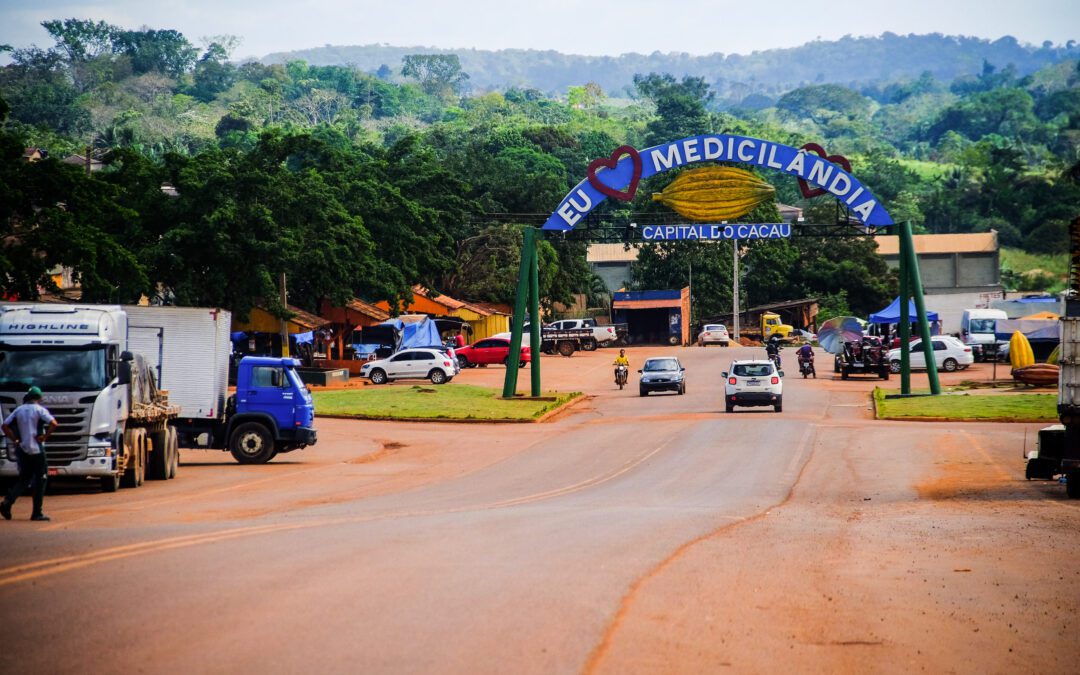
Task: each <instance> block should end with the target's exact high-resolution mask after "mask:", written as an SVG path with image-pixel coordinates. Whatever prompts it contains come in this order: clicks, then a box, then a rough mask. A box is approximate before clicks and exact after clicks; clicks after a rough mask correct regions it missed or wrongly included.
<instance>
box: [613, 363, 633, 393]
mask: <svg viewBox="0 0 1080 675" xmlns="http://www.w3.org/2000/svg"><path fill="white" fill-rule="evenodd" d="M629 373H630V371H629V369H628V368H627V367H626V366H616V367H615V384H617V385H619V389H622V388H623V387H625V386H626V381H627V379H628V378H629V377H630V375H629Z"/></svg>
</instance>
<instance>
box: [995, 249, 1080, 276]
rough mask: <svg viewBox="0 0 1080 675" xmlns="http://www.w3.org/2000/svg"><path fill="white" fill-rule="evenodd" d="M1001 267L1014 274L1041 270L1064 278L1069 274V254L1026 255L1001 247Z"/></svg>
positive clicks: (1019, 250)
mask: <svg viewBox="0 0 1080 675" xmlns="http://www.w3.org/2000/svg"><path fill="white" fill-rule="evenodd" d="M1001 267H1002V268H1003V269H1008V270H1012V271H1013V272H1014V273H1016V274H1023V273H1024V272H1028V271H1030V270H1042V271H1044V272H1049V273H1050V274H1053V275H1054V276H1055V277H1064V276H1066V275H1067V274H1068V273H1069V254H1068V253H1058V254H1055V255H1045V254H1040V253H1028V252H1027V251H1024V250H1021V249H1018V248H1005V247H1002V249H1001Z"/></svg>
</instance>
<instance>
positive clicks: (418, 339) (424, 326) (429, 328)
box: [398, 317, 442, 349]
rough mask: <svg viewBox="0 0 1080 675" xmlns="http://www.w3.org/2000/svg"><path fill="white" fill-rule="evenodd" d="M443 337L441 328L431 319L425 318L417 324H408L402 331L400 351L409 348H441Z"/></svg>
mask: <svg viewBox="0 0 1080 675" xmlns="http://www.w3.org/2000/svg"><path fill="white" fill-rule="evenodd" d="M441 346H442V337H441V336H440V335H439V328H438V326H436V325H435V322H434V321H432V320H431V319H429V318H427V317H424V318H423V319H421V320H420V321H417V322H415V323H407V324H405V327H404V328H403V329H402V331H401V342H400V344H399V345H398V349H407V348H409V347H441Z"/></svg>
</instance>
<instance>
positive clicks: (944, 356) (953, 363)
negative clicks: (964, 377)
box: [889, 335, 975, 373]
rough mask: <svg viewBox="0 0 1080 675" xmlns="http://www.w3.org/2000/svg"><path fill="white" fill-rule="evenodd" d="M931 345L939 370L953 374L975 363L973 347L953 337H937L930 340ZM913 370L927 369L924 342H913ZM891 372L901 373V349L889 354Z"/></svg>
mask: <svg viewBox="0 0 1080 675" xmlns="http://www.w3.org/2000/svg"><path fill="white" fill-rule="evenodd" d="M930 344H932V345H933V346H934V363H936V364H937V367H938V370H944V371H945V372H947V373H951V372H953V371H955V370H963V369H965V368H967V367H968V366H970V365H971V364H972V363H975V355H974V354H973V353H972V351H971V346H970V345H966V344H964V343H963V342H961V341H960V340H959V339H958V338H954V337H953V336H951V335H935V336H933V337H932V338H930ZM911 368H912V369H913V370H914V369H923V368H926V354H924V353H923V350H922V340H921V339H920V340H912V341H911ZM889 370H890V371H891V372H893V373H899V372H900V349H899V348H897V349H893V350H891V351H890V352H889Z"/></svg>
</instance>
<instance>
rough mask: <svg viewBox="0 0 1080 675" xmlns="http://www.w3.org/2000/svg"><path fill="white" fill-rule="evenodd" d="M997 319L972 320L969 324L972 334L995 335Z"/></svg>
mask: <svg viewBox="0 0 1080 675" xmlns="http://www.w3.org/2000/svg"><path fill="white" fill-rule="evenodd" d="M996 322H997V319H972V320H971V323H969V324H968V332H970V333H993V332H994V324H995V323H996Z"/></svg>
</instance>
